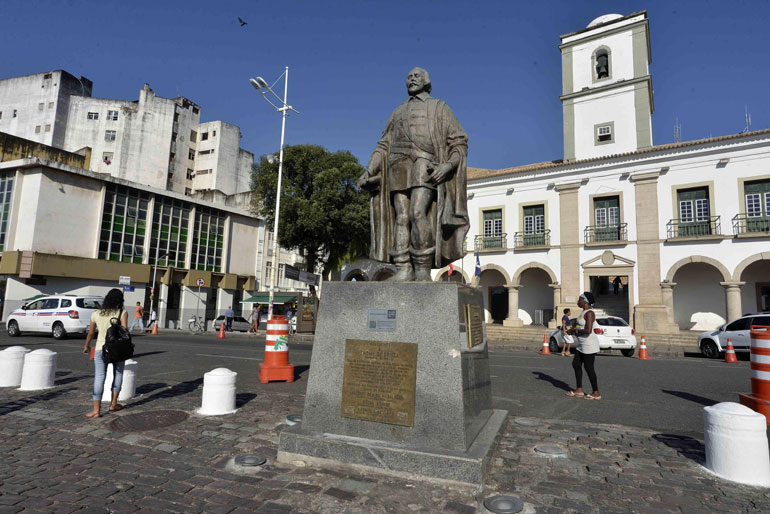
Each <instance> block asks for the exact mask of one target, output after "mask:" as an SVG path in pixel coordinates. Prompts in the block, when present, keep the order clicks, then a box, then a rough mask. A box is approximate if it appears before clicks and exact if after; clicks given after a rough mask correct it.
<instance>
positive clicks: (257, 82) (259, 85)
mask: <svg viewBox="0 0 770 514" xmlns="http://www.w3.org/2000/svg"><path fill="white" fill-rule="evenodd" d="M280 78H281V77H278V79H279V80H280ZM283 78H284V81H283V100H282V99H281V97H279V96H278V95H277V94H275V91H273V89H272V88H271V87H270V86H269V85H268V84H267V82H265V80H264V79H263V78H262V77H257V78H255V79H249V82H250V83H251V85H252V86H254V88H255V89H256V90H257V91H259V94H261V95H262V98H264V99H265V100H267V102H268V103H269V104H270V105H272V106H273V107H275V108H276V110H277V111H278V112H280V113H281V117H282V119H281V148H280V152H279V154H278V187H277V191H276V197H275V223H274V225H273V260H274V262H273V266H272V269H271V270H270V289H269V292H270V300H269V303H268V307H267V319H268V320H271V319H273V297H274V294H275V283H276V282H277V277H278V259H279V257H280V256H279V254H278V218H279V216H280V214H281V175H282V172H283V140H284V134H285V132H286V116H287V115H288V113H289V111H290V110H291V111H294V112H296V113H297V114H299V111H297V110H296V109H294V108H293V107H292V106H291V105H289V104H287V103H286V97H287V94H288V91H289V67H288V66H286V69H285V70H284V72H283ZM276 82H277V80H276ZM267 93H271V94H272V95H273V96H274V97H276V98H277V99H278V101H279V102H280V103H281V107H278V106H277V105H275V104H274V103H273V102H272V101H270V98H268V97H267V96H265V95H266V94H267Z"/></svg>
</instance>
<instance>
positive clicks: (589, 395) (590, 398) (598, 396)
mask: <svg viewBox="0 0 770 514" xmlns="http://www.w3.org/2000/svg"><path fill="white" fill-rule="evenodd" d="M583 399H585V400H601V399H602V395H596V396H594V395H593V394H587V395H585V396H583Z"/></svg>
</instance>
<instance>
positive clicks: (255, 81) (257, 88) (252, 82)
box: [249, 79, 262, 93]
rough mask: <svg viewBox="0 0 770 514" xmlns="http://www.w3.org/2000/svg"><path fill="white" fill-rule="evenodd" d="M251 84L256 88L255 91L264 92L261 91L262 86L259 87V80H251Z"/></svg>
mask: <svg viewBox="0 0 770 514" xmlns="http://www.w3.org/2000/svg"><path fill="white" fill-rule="evenodd" d="M249 84H251V85H252V86H254V89H256V90H257V91H259V92H260V93H261V92H262V91H261V89H262V86H260V85H259V82H257V80H256V79H249Z"/></svg>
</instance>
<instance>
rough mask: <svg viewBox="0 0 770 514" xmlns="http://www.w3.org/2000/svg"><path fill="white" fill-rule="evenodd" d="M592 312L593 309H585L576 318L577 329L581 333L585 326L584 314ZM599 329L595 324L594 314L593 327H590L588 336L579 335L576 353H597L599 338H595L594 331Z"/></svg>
mask: <svg viewBox="0 0 770 514" xmlns="http://www.w3.org/2000/svg"><path fill="white" fill-rule="evenodd" d="M589 312H593V309H586V310H584V311H583V312H581V313H580V317H579V318H578V328H579V329H580V330H581V331H582V330H583V329H584V328H585V326H586V314H587V313H589ZM596 328H599V329H601V327H600V326H599V324H598V323H597V322H596V314H595V313H594V325H593V326H592V327H591V333H590V334H588V335H585V334H580V336H579V337H578V346H577V351H579V352H581V353H585V354H591V353H599V338H598V337H596V334H595V333H594V329H596Z"/></svg>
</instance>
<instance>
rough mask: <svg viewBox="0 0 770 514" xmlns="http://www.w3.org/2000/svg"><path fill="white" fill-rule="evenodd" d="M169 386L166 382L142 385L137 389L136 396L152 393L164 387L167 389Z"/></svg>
mask: <svg viewBox="0 0 770 514" xmlns="http://www.w3.org/2000/svg"><path fill="white" fill-rule="evenodd" d="M167 386H168V384H167V383H165V382H150V383H149V384H142V385H140V386H139V387H137V388H136V394H147V393H151V392H153V391H155V390H156V389H160V388H162V387H167Z"/></svg>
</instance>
